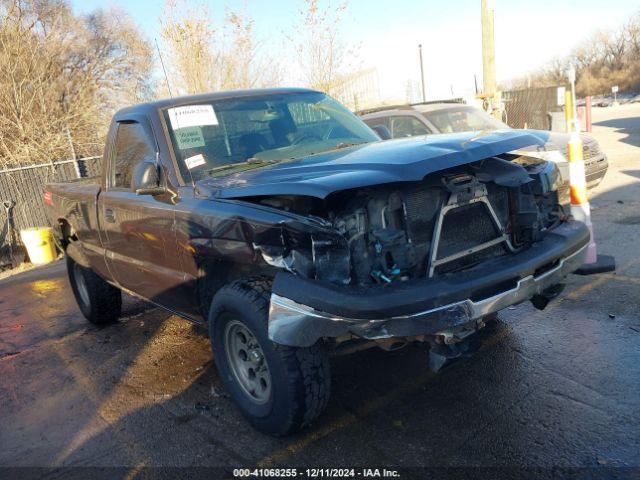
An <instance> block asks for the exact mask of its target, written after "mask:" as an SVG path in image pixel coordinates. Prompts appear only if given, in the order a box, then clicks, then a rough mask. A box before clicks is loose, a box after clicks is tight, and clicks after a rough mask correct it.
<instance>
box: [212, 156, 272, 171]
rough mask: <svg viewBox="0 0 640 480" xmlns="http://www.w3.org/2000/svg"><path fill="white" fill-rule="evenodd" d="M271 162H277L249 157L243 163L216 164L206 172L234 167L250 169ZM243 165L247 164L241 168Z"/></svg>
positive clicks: (233, 168) (232, 168)
mask: <svg viewBox="0 0 640 480" xmlns="http://www.w3.org/2000/svg"><path fill="white" fill-rule="evenodd" d="M273 163H278V162H277V161H276V160H260V159H257V158H254V157H251V158H249V159H247V161H245V162H243V163H229V164H227V165H218V166H217V167H213V168H210V169H208V170H207V171H206V172H207V173H216V172H223V171H225V170H235V169H239V170H250V169H251V168H257V167H260V166H262V165H271V164H273ZM244 166H247V168H242V167H244Z"/></svg>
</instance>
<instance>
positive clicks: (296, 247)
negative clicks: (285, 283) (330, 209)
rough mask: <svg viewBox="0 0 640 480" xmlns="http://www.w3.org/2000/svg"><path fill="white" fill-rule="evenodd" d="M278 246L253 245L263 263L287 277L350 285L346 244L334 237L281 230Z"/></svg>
mask: <svg viewBox="0 0 640 480" xmlns="http://www.w3.org/2000/svg"><path fill="white" fill-rule="evenodd" d="M280 240H281V242H282V243H281V244H280V245H277V246H267V245H262V244H258V243H254V248H255V250H256V251H258V252H260V253H261V255H262V258H263V260H264V261H265V262H266V263H268V264H269V265H272V266H274V267H278V268H282V269H284V270H287V271H289V272H291V273H295V274H298V275H302V276H304V277H306V278H314V279H316V280H322V281H325V282H330V283H337V284H343V285H346V284H348V283H349V282H350V281H351V255H350V253H349V247H348V245H347V241H346V240H345V239H344V237H342V236H341V235H340V234H338V233H333V232H326V231H318V232H299V231H288V230H283V233H282V235H281V236H280Z"/></svg>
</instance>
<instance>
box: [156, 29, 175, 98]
mask: <svg viewBox="0 0 640 480" xmlns="http://www.w3.org/2000/svg"><path fill="white" fill-rule="evenodd" d="M154 40H155V42H156V49H157V50H158V57H160V65H162V71H163V72H164V80H165V82H167V90H169V96H170V97H171V98H173V94H172V93H171V85H169V77H168V76H167V69H166V68H164V60H162V53H160V47H159V46H158V39H157V38H154Z"/></svg>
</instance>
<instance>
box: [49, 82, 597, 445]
mask: <svg viewBox="0 0 640 480" xmlns="http://www.w3.org/2000/svg"><path fill="white" fill-rule="evenodd" d="M539 135H540V134H539V133H536V134H532V133H528V132H527V131H522V130H521V131H518V130H504V131H493V132H491V133H486V134H474V133H460V134H452V135H432V136H428V137H415V138H407V139H400V140H391V141H386V142H381V141H379V138H378V137H377V136H376V134H375V133H374V132H373V131H372V130H371V129H370V128H369V127H368V126H367V125H365V124H364V123H363V122H362V121H361V120H360V119H358V118H357V117H356V116H355V115H353V114H352V113H350V112H349V111H348V110H347V109H346V108H344V107H343V106H341V105H340V104H339V103H337V102H336V101H335V100H333V99H331V98H330V97H328V96H326V95H324V94H322V93H319V92H315V91H311V90H304V89H274V90H252V91H238V92H224V93H217V94H210V95H201V96H194V97H184V98H174V99H169V100H162V101H158V102H155V103H149V104H143V105H136V106H133V107H130V108H126V109H124V110H121V111H119V112H118V113H117V114H116V115H115V117H114V119H113V122H112V125H111V127H110V130H109V133H108V137H107V143H106V148H105V153H104V166H103V170H104V171H103V176H102V178H101V179H89V180H81V181H78V182H75V183H69V184H51V185H48V186H47V187H46V190H45V193H44V195H45V204H46V205H47V209H48V213H49V216H50V218H51V221H52V223H53V224H54V225H55V227H56V232H57V233H56V234H57V238H58V241H59V243H60V246H61V247H62V248H63V249H64V250H65V251H66V254H67V265H68V273H69V279H70V284H71V287H72V290H73V293H74V295H75V297H76V300H77V302H78V304H79V307H80V309H81V311H82V313H83V314H84V315H85V316H86V317H87V319H89V320H90V321H92V322H95V323H103V322H108V321H113V320H114V319H116V318H117V317H118V316H119V315H120V310H121V291H125V292H129V293H132V294H135V295H137V296H140V297H143V298H145V299H147V300H149V301H151V302H153V303H155V304H157V305H160V306H162V307H164V308H166V309H168V310H170V311H172V312H174V313H176V314H178V315H181V316H183V317H185V318H187V319H189V320H191V321H193V322H197V323H202V324H206V325H207V326H208V329H209V333H210V338H211V344H212V349H213V354H214V358H215V362H216V365H217V367H218V371H219V373H220V376H221V378H222V381H223V382H224V385H225V387H226V388H227V390H228V391H229V393H230V395H231V396H232V398H233V399H234V400H235V402H236V403H237V405H238V406H239V408H240V409H241V411H242V413H243V414H244V415H245V416H246V417H247V418H248V419H249V421H250V422H251V423H252V424H253V425H254V426H255V427H256V428H258V429H260V430H262V431H264V432H268V433H270V434H274V435H284V434H287V433H290V432H293V431H295V430H297V429H299V428H301V427H304V426H306V425H308V424H310V423H311V422H312V421H313V420H314V419H315V418H316V417H317V416H318V415H319V414H320V413H321V412H322V410H323V409H324V408H325V406H326V404H327V401H328V398H329V390H330V374H329V363H328V357H329V355H331V354H340V353H346V352H352V351H355V350H358V349H360V348H368V347H369V346H371V345H378V346H380V347H382V348H384V349H395V348H400V347H402V346H404V345H406V344H409V343H419V344H422V345H424V346H425V347H428V349H429V351H430V355H431V359H432V362H433V363H434V364H437V363H438V362H437V360H438V359H445V358H451V357H455V356H458V355H460V354H461V353H463V352H464V351H465V350H466V348H467V346H468V341H469V338H470V336H471V335H472V334H473V333H474V332H476V331H478V330H479V329H481V328H482V327H483V326H484V325H485V321H487V320H488V319H489V318H491V317H492V315H494V314H495V313H496V312H497V311H499V310H500V309H503V308H505V307H507V306H510V305H514V304H518V303H521V302H524V301H528V300H531V301H532V302H533V304H534V305H535V306H536V307H537V308H544V307H545V305H546V304H547V303H548V301H549V300H550V299H552V298H553V297H554V296H557V295H558V293H559V292H560V290H561V283H560V282H562V280H563V278H564V277H565V276H566V275H567V274H569V273H571V272H572V271H574V270H576V269H577V268H578V267H579V266H581V265H582V263H583V262H584V259H585V254H586V248H587V244H588V241H589V232H588V230H587V228H586V227H585V226H584V225H583V224H582V223H580V222H577V221H573V220H572V219H571V218H570V217H569V216H568V209H567V206H568V203H569V198H568V192H567V188H566V185H564V184H563V182H562V180H561V177H560V176H559V173H558V170H557V166H556V164H555V163H554V162H550V161H546V160H545V159H544V158H545V154H547V153H549V154H550V153H551V152H536V155H535V156H531V157H529V156H523V155H522V154H513V153H509V152H514V151H522V149H523V148H525V147H528V148H529V150H531V148H530V147H532V146H534V147H535V146H540V149H542V146H543V145H544V144H545V140H546V139H544V138H540V136H539ZM534 150H535V148H534ZM434 359H435V360H434Z"/></svg>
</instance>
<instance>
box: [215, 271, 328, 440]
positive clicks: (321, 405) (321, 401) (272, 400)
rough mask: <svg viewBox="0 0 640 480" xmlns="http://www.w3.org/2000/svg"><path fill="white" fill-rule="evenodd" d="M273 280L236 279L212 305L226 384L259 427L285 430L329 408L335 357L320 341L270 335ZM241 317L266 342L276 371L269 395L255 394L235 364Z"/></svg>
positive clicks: (218, 355)
mask: <svg viewBox="0 0 640 480" xmlns="http://www.w3.org/2000/svg"><path fill="white" fill-rule="evenodd" d="M270 288H271V284H270V281H269V280H265V279H250V280H243V281H236V282H234V283H232V284H230V285H227V286H225V287H222V288H221V289H220V290H219V291H218V292H217V293H216V295H215V297H214V298H213V301H212V303H211V309H210V311H209V336H210V339H211V346H212V349H213V356H214V360H215V362H216V366H217V367H218V371H219V373H220V376H221V378H222V381H223V382H224V385H225V387H226V389H227V391H228V392H229V394H230V395H231V397H232V398H233V399H234V401H235V402H236V404H237V405H238V407H239V408H240V410H241V411H242V414H243V415H244V416H245V417H246V418H247V419H248V420H249V422H250V423H251V424H252V425H253V426H254V427H255V428H257V429H258V430H260V431H262V432H264V433H267V434H270V435H274V436H283V435H288V434H290V433H293V432H295V431H297V430H300V429H302V428H304V427H306V426H308V425H309V424H311V422H313V420H315V419H316V418H317V417H318V416H319V415H320V414H321V413H322V411H323V410H324V409H325V408H326V406H327V403H328V401H329V394H330V390H331V377H330V370H329V359H328V355H327V352H326V350H325V349H324V347H323V346H322V345H320V344H318V345H314V346H312V347H309V348H294V347H287V346H283V345H277V344H275V343H273V342H272V341H271V340H269V337H268V332H267V321H268V312H269V298H270ZM238 322H240V323H241V324H242V325H243V326H244V327H247V328H248V329H249V330H250V333H252V334H253V336H254V337H255V339H256V340H257V341H258V343H259V347H261V353H263V358H264V359H266V362H267V365H268V371H269V373H270V381H271V384H270V387H269V388H270V390H269V393H268V395H267V397H268V400H267V399H264V400H263V403H258V401H257V400H256V399H254V398H252V397H251V396H250V394H249V393H247V391H245V390H244V387H243V386H242V385H241V383H240V380H238V377H237V376H236V374H234V372H233V370H232V367H231V366H230V361H229V356H228V354H227V351H226V345H227V344H228V341H225V335H226V334H228V333H226V331H227V330H228V326H229V325H230V324H231V323H233V324H236V325H237V324H238Z"/></svg>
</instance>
